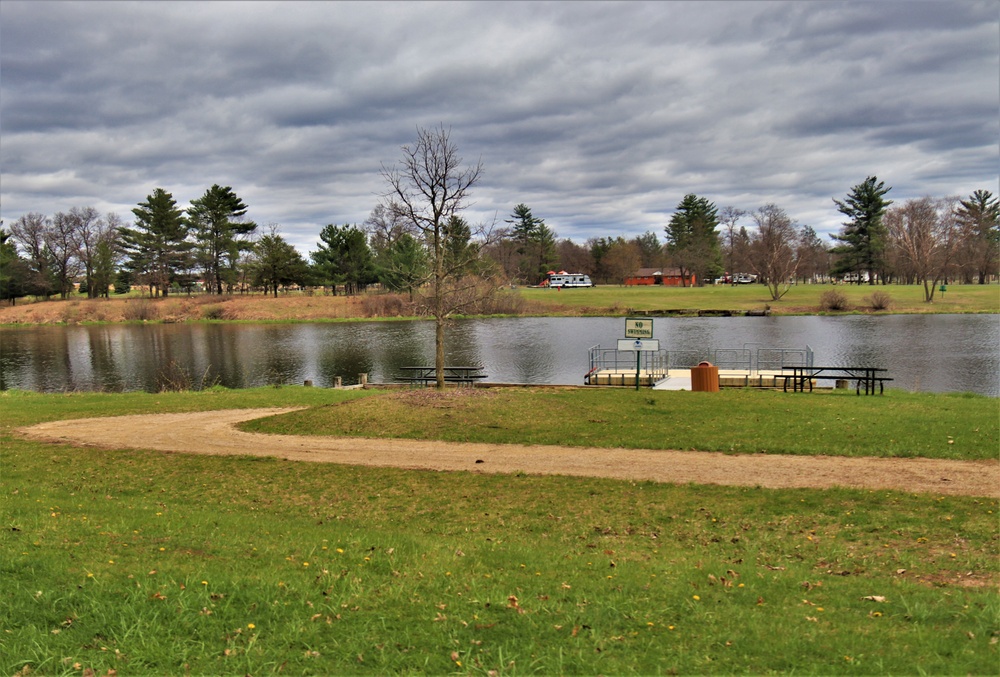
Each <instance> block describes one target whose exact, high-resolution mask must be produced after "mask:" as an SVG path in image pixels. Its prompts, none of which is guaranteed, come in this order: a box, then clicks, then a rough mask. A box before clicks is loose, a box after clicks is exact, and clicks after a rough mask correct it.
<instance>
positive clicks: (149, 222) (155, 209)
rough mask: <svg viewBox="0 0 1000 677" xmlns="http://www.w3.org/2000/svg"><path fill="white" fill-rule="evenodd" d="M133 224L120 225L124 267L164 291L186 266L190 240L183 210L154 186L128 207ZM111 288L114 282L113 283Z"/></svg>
mask: <svg viewBox="0 0 1000 677" xmlns="http://www.w3.org/2000/svg"><path fill="white" fill-rule="evenodd" d="M132 214H133V215H134V216H135V224H134V225H135V227H134V228H121V229H120V231H119V232H120V234H121V244H122V249H123V250H124V251H125V253H126V255H127V257H128V261H127V262H126V267H127V268H128V269H129V270H130V271H131V272H132V273H133V274H134V275H135V276H138V277H139V278H140V280H139V281H140V282H141V279H142V278H145V279H146V280H147V281H148V282H149V285H150V294H152V292H153V290H154V289H155V290H157V291H158V292H159V293H161V294H163V295H164V296H166V295H167V293H168V291H169V289H170V285H171V284H172V283H173V282H174V281H175V280H176V279H177V277H178V276H179V275H180V274H181V272H182V271H184V270H186V269H187V268H188V267H189V266H190V252H191V246H192V245H191V243H190V242H188V241H187V236H188V226H187V223H186V222H185V221H184V211H183V210H182V209H178V208H177V202H176V201H175V200H174V196H173V195H171V194H170V193H168V192H167V191H165V190H163V189H162V188H157V189H156V190H154V191H153V192H152V193H151V194H150V195H148V196H146V201H145V202H140V203H139V206H138V207H136V208H135V209H133V210H132ZM115 291H116V292H117V291H118V285H117V283H116V284H115Z"/></svg>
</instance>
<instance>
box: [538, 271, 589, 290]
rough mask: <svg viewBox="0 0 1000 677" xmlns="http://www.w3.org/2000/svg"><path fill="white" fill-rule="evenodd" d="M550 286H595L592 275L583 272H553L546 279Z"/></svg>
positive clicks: (554, 287) (555, 287)
mask: <svg viewBox="0 0 1000 677" xmlns="http://www.w3.org/2000/svg"><path fill="white" fill-rule="evenodd" d="M546 282H547V283H548V286H549V287H552V288H553V289H559V288H562V287H593V286H594V283H593V282H591V281H590V275H584V274H582V273H552V274H551V275H549V279H548V280H547V281H546Z"/></svg>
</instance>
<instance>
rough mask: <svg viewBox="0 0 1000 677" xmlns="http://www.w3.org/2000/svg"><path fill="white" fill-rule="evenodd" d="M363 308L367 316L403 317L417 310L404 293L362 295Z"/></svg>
mask: <svg viewBox="0 0 1000 677" xmlns="http://www.w3.org/2000/svg"><path fill="white" fill-rule="evenodd" d="M361 310H362V313H363V314H364V316H365V317H401V316H404V315H414V314H416V311H415V310H414V308H413V304H412V303H410V302H409V301H408V300H407V298H406V297H405V296H403V295H402V294H370V295H366V296H364V297H362V299H361Z"/></svg>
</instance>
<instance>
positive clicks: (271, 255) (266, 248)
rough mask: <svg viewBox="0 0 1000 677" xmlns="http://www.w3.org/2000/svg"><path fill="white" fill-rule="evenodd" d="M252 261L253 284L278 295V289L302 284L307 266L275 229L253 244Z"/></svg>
mask: <svg viewBox="0 0 1000 677" xmlns="http://www.w3.org/2000/svg"><path fill="white" fill-rule="evenodd" d="M253 254H254V259H253V263H252V265H251V272H252V275H253V283H254V285H256V286H260V287H263V288H264V294H265V295H266V294H267V293H268V291H269V290H272V291H273V292H274V295H275V296H277V295H278V287H283V286H286V285H289V284H304V282H305V280H306V277H307V269H308V267H309V266H308V264H307V263H306V261H305V259H303V258H302V255H301V254H299V252H298V251H297V250H296V249H295V247H293V246H292V245H290V244H289V243H288V242H286V241H285V239H284V238H283V237H281V236H280V235H278V233H277V230H276V229H272V231H271V232H270V233H268V234H267V235H265V236H264V237H262V238H260V240H258V241H257V242H256V244H254V248H253Z"/></svg>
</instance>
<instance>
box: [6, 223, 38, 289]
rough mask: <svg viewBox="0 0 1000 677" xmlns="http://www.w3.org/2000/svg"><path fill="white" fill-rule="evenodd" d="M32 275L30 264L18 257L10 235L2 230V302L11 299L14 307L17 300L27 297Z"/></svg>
mask: <svg viewBox="0 0 1000 677" xmlns="http://www.w3.org/2000/svg"><path fill="white" fill-rule="evenodd" d="M30 275H31V269H30V268H29V267H28V262H27V261H25V260H24V259H22V258H21V257H20V256H18V255H17V247H15V246H14V241H13V240H12V239H11V235H10V233H8V232H7V231H6V230H4V229H3V228H0V300H3V301H7V300H8V299H9V300H10V304H11V305H14V304H15V303H16V302H17V299H19V298H21V297H23V296H27V295H28V291H27V288H28V287H27V280H28V278H29V277H30Z"/></svg>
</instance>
